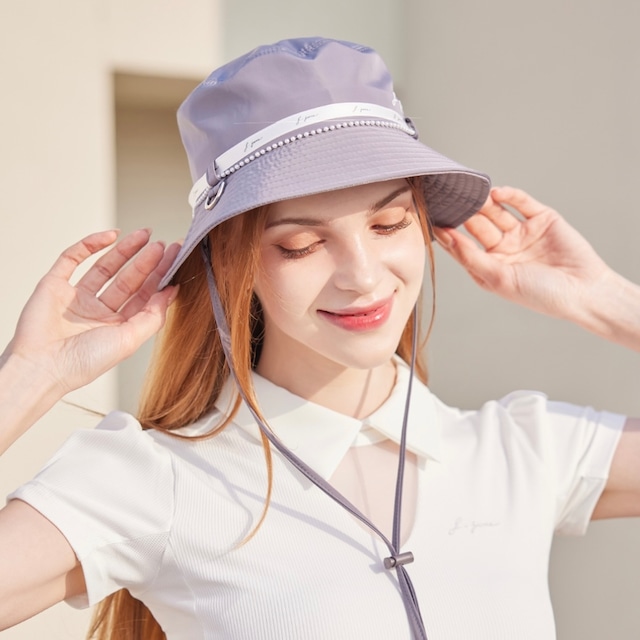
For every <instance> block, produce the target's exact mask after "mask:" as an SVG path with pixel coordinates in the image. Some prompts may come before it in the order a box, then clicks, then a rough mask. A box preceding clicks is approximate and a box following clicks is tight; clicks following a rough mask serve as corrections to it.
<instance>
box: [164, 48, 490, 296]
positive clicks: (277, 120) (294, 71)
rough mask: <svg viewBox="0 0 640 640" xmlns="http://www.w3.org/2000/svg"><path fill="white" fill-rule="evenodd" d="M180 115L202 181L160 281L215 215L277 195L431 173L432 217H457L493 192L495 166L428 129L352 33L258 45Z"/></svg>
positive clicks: (448, 220)
mask: <svg viewBox="0 0 640 640" xmlns="http://www.w3.org/2000/svg"><path fill="white" fill-rule="evenodd" d="M178 126H179V128H180V134H181V136H182V142H183V144H184V147H185V149H186V152H187V156H188V159H189V167H190V169H191V176H192V178H193V181H194V186H193V189H192V190H191V193H190V195H189V202H190V204H191V206H192V208H193V219H192V223H191V226H190V228H189V231H188V233H187V235H186V237H185V240H184V244H183V246H182V250H181V251H180V253H179V255H178V256H177V258H176V260H175V262H174V264H173V265H172V267H171V269H170V270H169V272H168V273H167V275H166V276H165V278H164V279H163V281H162V282H161V286H165V285H167V284H168V283H169V282H170V281H171V279H172V277H173V276H174V275H175V273H176V271H177V269H178V268H179V266H180V265H181V264H182V263H183V262H184V260H185V258H186V257H187V256H188V255H189V254H190V253H191V252H192V251H193V250H194V248H195V247H196V246H197V245H198V244H199V242H200V241H201V240H202V239H203V238H204V237H205V236H206V234H207V233H208V232H209V231H210V230H211V229H212V228H213V227H215V226H216V225H218V224H220V223H221V222H223V221H224V220H227V219H229V218H231V217H232V216H235V215H238V214H240V213H244V212H246V211H249V210H251V209H254V208H256V207H259V206H261V205H265V204H269V203H271V202H277V201H280V200H287V199H289V198H295V197H299V196H305V195H311V194H314V193H320V192H324V191H332V190H335V189H342V188H346V187H352V186H356V185H360V184H366V183H371V182H381V181H384V180H392V179H395V178H405V177H412V176H424V192H425V198H426V203H427V210H428V212H429V216H430V219H431V222H432V224H434V225H436V226H443V227H454V226H457V225H459V224H461V223H462V222H464V221H465V220H466V219H467V218H469V217H470V216H471V215H473V214H474V213H475V212H476V211H477V210H478V209H479V208H480V207H481V206H482V204H483V203H484V201H485V199H486V197H487V195H488V193H489V188H490V181H489V178H488V177H487V176H486V175H484V174H482V173H478V172H476V171H473V170H471V169H468V168H466V167H464V166H462V165H460V164H458V163H456V162H454V161H453V160H450V159H449V158H446V157H445V156H443V155H441V154H439V153H437V152H436V151H434V150H433V149H430V148H429V147H427V146H426V145H424V144H422V143H421V142H419V141H418V139H417V138H418V134H417V131H416V129H415V127H414V126H413V123H412V122H411V121H410V120H409V119H408V118H406V117H405V115H404V113H403V111H402V105H401V104H400V101H399V100H398V99H397V97H396V95H395V93H394V91H393V84H392V79H391V76H390V75H389V72H388V70H387V68H386V66H385V64H384V62H383V61H382V59H381V58H380V56H379V55H378V54H377V53H376V52H375V51H374V50H373V49H370V48H368V47H364V46H361V45H358V44H353V43H350V42H343V41H339V40H331V39H327V38H298V39H292V40H283V41H281V42H277V43H275V44H272V45H266V46H261V47H258V48H257V49H254V50H253V51H251V52H250V53H248V54H246V55H244V56H242V57H240V58H238V59H236V60H233V61H232V62H229V63H228V64H226V65H224V66H223V67H220V68H219V69H217V70H216V71H214V72H213V73H212V74H211V75H210V76H209V77H208V78H207V79H206V80H205V81H204V82H202V83H201V84H200V85H199V86H198V87H196V89H194V91H193V92H192V93H191V94H190V95H189V96H188V97H187V99H186V100H185V102H184V103H183V104H182V106H181V107H180V109H179V110H178Z"/></svg>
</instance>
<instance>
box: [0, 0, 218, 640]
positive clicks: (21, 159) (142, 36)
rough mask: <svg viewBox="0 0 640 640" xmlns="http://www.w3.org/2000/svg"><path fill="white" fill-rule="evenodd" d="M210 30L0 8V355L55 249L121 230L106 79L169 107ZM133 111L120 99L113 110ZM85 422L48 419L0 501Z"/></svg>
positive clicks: (63, 618) (62, 617)
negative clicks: (117, 77) (125, 82)
mask: <svg viewBox="0 0 640 640" xmlns="http://www.w3.org/2000/svg"><path fill="white" fill-rule="evenodd" d="M194 17H195V19H194ZM218 24H219V18H218V6H217V3H216V2H215V1H212V0H183V2H181V3H179V4H178V3H173V2H168V1H166V0H165V1H164V2H157V1H154V2H151V1H150V0H149V1H147V2H143V1H141V0H136V2H128V1H125V0H109V1H107V0H92V1H87V0H57V1H56V2H48V1H47V0H27V1H25V2H22V1H21V0H15V1H11V0H6V1H4V2H2V3H0V70H1V73H0V76H1V77H2V100H1V102H0V127H1V135H0V139H1V140H2V151H1V152H0V185H1V189H0V211H1V212H2V213H1V214H0V215H1V216H2V236H1V237H2V240H1V241H0V242H1V245H2V251H1V252H0V268H1V269H2V272H3V273H4V274H5V278H4V283H5V284H4V287H3V292H2V293H3V295H2V303H3V305H2V314H1V315H0V340H1V341H2V342H3V343H4V342H7V341H8V340H9V339H10V337H11V334H12V331H13V326H14V323H15V320H16V318H17V314H18V312H19V310H20V308H21V306H22V304H23V303H24V301H25V299H26V297H27V296H28V294H29V292H30V291H31V289H32V288H33V286H34V285H35V283H36V281H37V279H38V277H39V276H40V275H41V274H42V273H44V271H45V270H46V268H48V266H49V265H50V264H51V262H52V261H53V259H54V258H55V257H56V256H57V255H58V253H59V252H60V251H61V250H62V249H63V248H64V247H65V246H67V245H69V244H71V243H72V242H74V241H75V240H77V239H78V238H79V237H81V236H82V235H84V234H87V233H89V232H91V231H95V230H97V229H103V228H110V227H113V226H115V225H116V223H117V222H119V223H120V224H121V226H123V227H125V226H126V224H124V223H123V221H122V220H118V221H117V220H116V206H115V205H116V189H115V184H116V173H115V170H114V169H115V166H114V159H115V143H116V136H115V126H114V125H115V118H114V114H115V111H114V104H115V83H114V73H115V72H116V71H118V72H127V73H129V74H130V73H137V74H139V75H143V76H148V77H150V79H151V81H152V82H151V88H150V89H149V87H148V86H146V85H145V86H144V87H143V88H144V89H146V90H147V91H153V88H154V87H157V86H158V83H159V82H160V84H162V85H163V86H162V89H161V92H160V93H161V96H160V97H158V99H157V100H156V101H155V102H158V101H159V102H162V99H164V100H165V101H168V102H169V103H170V104H174V103H175V102H176V98H175V97H174V96H173V94H172V92H175V90H176V86H175V85H176V83H177V84H178V89H179V90H180V94H181V95H183V92H184V90H185V87H186V86H187V85H189V86H190V84H189V83H190V81H189V79H192V78H194V77H197V78H200V77H202V76H203V75H204V74H206V73H207V72H208V71H209V70H210V69H211V68H212V67H213V66H215V64H216V63H217V62H219V51H218V44H219V42H220V39H219V37H218ZM163 77H166V78H170V80H167V81H166V82H165V83H162V82H161V80H162V78H163ZM181 82H182V83H181ZM167 83H168V84H167ZM191 84H193V80H191ZM138 85H139V83H138ZM167 95H168V97H167ZM162 96H164V98H162ZM135 99H139V96H138V98H136V96H132V91H129V90H127V88H126V87H125V88H124V89H123V88H122V87H120V91H119V101H120V102H121V103H124V104H128V101H131V100H135ZM165 106H166V105H165ZM152 119H153V118H152ZM183 179H184V178H183ZM187 214H188V212H187ZM116 395H117V380H116V376H115V375H114V374H113V373H112V374H110V375H107V376H105V377H104V378H103V379H101V380H100V381H97V382H96V383H94V384H93V385H91V386H90V387H88V388H86V389H83V390H81V391H78V392H76V393H74V394H72V396H71V397H70V400H72V401H75V402H77V403H79V404H81V405H83V406H87V407H90V408H92V409H96V410H99V411H106V410H109V409H110V408H113V407H114V406H115V405H116V403H117V399H116ZM95 422H96V418H95V417H93V416H92V415H90V414H87V413H85V412H82V411H79V410H77V409H75V408H73V407H70V406H67V405H59V406H57V407H56V408H54V410H53V411H52V412H51V413H50V414H49V415H47V416H46V417H45V418H43V419H42V420H41V421H40V423H39V424H38V425H37V426H36V427H34V429H33V430H32V431H31V432H29V433H28V434H26V435H25V436H24V437H23V438H22V439H21V440H20V441H19V442H18V443H16V444H15V445H14V446H13V447H12V448H11V449H10V450H9V452H8V453H7V454H5V455H4V456H3V458H2V471H1V473H0V493H1V494H2V495H5V494H7V493H8V492H9V491H11V489H13V488H14V487H16V486H17V485H18V484H20V483H21V482H23V481H25V480H26V479H28V478H29V477H31V476H32V475H33V474H34V473H35V472H36V471H37V469H38V468H39V467H40V466H41V465H42V464H43V463H44V461H45V460H46V459H47V458H48V457H49V455H50V454H51V453H52V452H53V451H54V450H55V449H56V448H57V446H58V445H59V444H60V442H61V441H62V439H63V438H64V437H65V435H66V434H68V433H69V432H70V431H71V430H73V429H74V428H78V427H87V426H91V425H93V424H94V423H95ZM86 621H87V612H79V613H78V612H75V611H73V610H72V609H71V608H70V607H67V606H66V605H59V606H57V607H53V608H52V609H51V610H49V611H47V612H45V613H44V614H42V615H40V616H38V617H37V618H35V619H33V620H30V621H28V622H26V623H24V624H22V625H20V626H18V627H16V628H14V629H10V630H8V631H5V632H4V633H3V640H4V639H5V638H6V640H33V639H34V638H47V639H52V640H54V639H56V638H74V639H76V638H81V637H83V635H84V630H85V628H86Z"/></svg>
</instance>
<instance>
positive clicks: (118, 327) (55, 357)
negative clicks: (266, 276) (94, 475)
mask: <svg viewBox="0 0 640 640" xmlns="http://www.w3.org/2000/svg"><path fill="white" fill-rule="evenodd" d="M116 235H117V234H116V232H115V231H105V232H102V233H96V234H93V235H91V236H88V237H87V238H85V239H84V240H82V241H80V242H78V243H77V244H74V245H73V246H71V247H69V248H68V249H67V250H66V251H64V252H63V253H62V255H61V256H60V257H59V258H58V260H57V261H56V263H55V264H54V265H53V267H52V268H51V270H50V271H49V272H48V273H47V274H46V275H45V276H44V278H42V280H41V281H40V282H39V283H38V285H37V287H36V289H35V291H34V293H33V295H32V296H31V298H30V299H29V300H28V302H27V304H26V306H25V308H24V310H23V311H22V314H21V315H20V319H19V321H18V325H17V327H16V332H15V334H14V337H13V339H12V340H11V342H10V343H9V345H8V346H7V348H6V350H5V351H4V353H3V354H2V356H0V415H2V416H3V420H2V424H0V454H1V453H2V452H4V451H5V450H6V449H7V448H8V447H9V446H10V445H11V444H12V443H13V442H15V440H17V438H18V437H19V436H20V435H22V434H23V433H24V432H25V431H26V430H27V429H29V427H30V426H31V425H32V424H33V423H34V422H35V421H36V420H37V419H38V418H40V417H41V416H42V415H43V414H44V413H46V412H47V411H48V410H49V409H50V408H51V407H52V406H53V405H54V404H55V403H56V402H57V401H58V400H60V399H61V398H62V397H63V396H64V395H65V394H66V393H68V392H69V391H72V390H73V389H77V388H79V387H82V386H84V385H85V384H88V383H89V382H91V381H92V380H94V379H95V378H97V377H98V376H100V375H101V374H103V373H104V372H105V371H107V370H109V369H111V368H112V367H114V366H115V365H116V364H117V363H118V362H120V361H121V360H124V359H125V358H127V357H128V356H130V355H131V354H132V353H133V352H134V351H136V349H138V347H139V346H140V345H141V344H142V343H143V342H145V341H146V340H147V339H148V338H150V337H151V336H152V335H153V334H154V333H156V332H157V331H158V330H159V329H160V328H161V326H162V324H163V322H164V317H165V313H166V310H167V307H168V305H169V304H170V303H171V301H172V300H173V299H174V298H175V295H176V293H177V291H176V288H175V287H167V288H166V289H165V290H164V291H162V292H156V288H157V285H158V282H159V281H160V279H161V277H162V274H163V273H165V272H166V270H167V269H168V267H169V265H170V264H171V262H172V261H173V259H174V258H175V255H176V252H177V248H178V247H177V245H172V246H170V247H169V248H168V249H167V250H166V251H165V249H164V246H163V245H162V244H160V243H152V244H147V243H148V240H149V232H148V231H146V230H139V231H135V232H133V233H131V234H129V235H128V236H126V237H124V238H123V239H122V240H121V242H119V243H118V244H117V245H115V246H113V247H112V248H111V249H110V250H109V251H108V252H107V253H105V255H103V256H102V257H101V258H100V259H99V260H97V261H96V263H95V264H94V265H93V266H92V267H91V268H90V269H89V270H88V271H87V273H86V274H85V275H84V276H83V277H82V278H80V280H79V281H78V283H77V284H76V285H72V284H70V282H69V280H70V278H71V277H72V275H73V272H74V271H75V269H76V267H78V265H80V264H81V263H82V262H83V261H84V260H86V259H87V258H88V257H89V256H91V255H93V254H95V253H96V252H98V251H100V250H101V249H104V248H105V247H108V246H109V245H112V244H113V243H114V241H115V239H116Z"/></svg>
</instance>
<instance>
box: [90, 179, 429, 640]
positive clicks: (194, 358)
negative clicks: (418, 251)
mask: <svg viewBox="0 0 640 640" xmlns="http://www.w3.org/2000/svg"><path fill="white" fill-rule="evenodd" d="M409 183H410V185H411V189H412V191H413V195H414V201H415V203H416V207H417V210H418V214H419V215H418V218H419V220H420V224H421V227H422V232H423V235H424V237H425V244H426V246H427V251H428V254H429V261H428V264H429V268H430V276H431V284H432V291H434V289H433V284H434V279H435V278H434V260H433V248H432V246H431V242H430V241H429V240H430V237H431V229H430V226H429V221H428V217H427V211H426V205H425V202H424V194H423V190H422V186H423V182H422V179H420V178H411V179H409ZM267 212H268V208H267V207H262V208H260V209H257V210H255V211H251V212H248V213H244V214H242V215H240V216H236V217H234V218H231V219H230V220H227V221H226V222H224V223H222V224H220V225H219V226H218V227H216V228H215V229H214V230H213V231H211V232H210V244H211V246H212V247H213V250H212V252H211V262H212V266H213V272H214V276H215V280H216V284H217V287H218V291H219V294H220V299H221V302H222V306H223V309H224V312H225V315H226V318H227V323H228V325H229V330H230V334H231V335H230V338H231V352H232V357H233V367H234V371H235V373H236V377H237V381H238V385H239V386H240V388H241V389H242V392H243V394H244V396H245V397H246V398H247V399H248V402H249V403H250V404H251V405H252V408H253V409H254V410H255V411H256V413H257V414H258V415H261V411H260V408H259V406H258V403H257V400H256V397H255V393H254V390H253V386H252V381H251V371H252V369H253V367H254V366H255V364H256V363H257V360H258V358H259V354H260V349H261V344H262V333H263V327H264V325H263V319H262V312H261V308H260V303H259V301H258V299H257V298H256V296H255V294H254V293H253V282H254V275H255V273H256V269H257V265H258V259H259V244H260V237H261V234H262V230H263V229H264V224H265V220H266V216H267ZM175 282H177V283H180V291H179V293H178V296H177V298H176V300H175V302H174V303H173V305H172V306H171V309H170V310H169V313H168V317H167V322H166V324H165V327H164V329H163V331H162V334H161V335H160V336H159V338H158V340H157V342H156V347H155V351H154V356H153V359H152V364H151V366H150V367H149V370H148V373H147V377H146V380H145V384H144V386H143V389H142V396H141V401H140V409H139V414H138V419H139V420H140V423H141V424H142V426H143V428H145V429H160V430H163V431H169V432H170V431H172V430H175V429H179V428H181V427H184V426H185V425H188V424H191V423H193V422H195V421H196V420H198V419H199V418H201V417H202V416H204V415H205V414H207V413H209V412H210V411H212V410H213V407H214V404H215V401H216V399H217V398H218V395H219V393H220V391H221V389H222V386H223V384H224V383H225V381H226V380H227V378H228V377H229V374H230V371H229V365H228V364H227V362H226V361H225V357H224V353H223V350H222V344H221V342H220V338H219V334H218V331H217V329H216V323H215V320H214V317H213V311H212V308H211V302H210V298H209V291H208V285H207V279H206V276H205V272H204V269H203V263H202V257H201V255H200V251H199V250H195V251H193V252H192V253H191V255H190V256H189V257H188V258H187V259H186V261H185V262H184V264H183V265H182V266H181V267H180V269H179V271H178V272H177V274H176V277H175ZM421 308H422V305H421V304H420V301H419V303H418V309H419V310H420V309H421ZM434 309H435V296H434V295H432V304H431V313H430V322H429V324H428V328H427V330H426V331H422V330H421V329H422V327H421V326H418V327H417V331H418V333H419V334H420V333H424V338H423V339H422V340H421V341H420V348H419V349H418V355H417V358H416V363H415V373H416V375H417V376H418V378H419V379H421V380H422V381H423V382H425V383H426V381H427V369H426V366H425V361H424V354H423V351H424V349H423V347H424V344H425V343H426V341H427V339H428V336H429V333H430V331H431V326H432V323H433V311H434ZM420 323H421V322H420V314H418V324H419V325H420ZM413 331H414V326H413V316H411V317H409V320H408V321H407V324H406V325H405V328H404V331H403V333H402V336H401V338H400V342H399V344H398V348H397V350H396V352H397V354H398V355H399V356H400V357H401V358H402V359H403V360H404V361H405V362H407V363H409V362H410V361H411V350H412V341H413ZM239 404H240V396H238V399H237V400H236V405H235V407H236V408H237V407H238V406H239ZM232 417H233V415H232V416H230V417H226V418H224V419H222V420H221V422H220V424H219V425H217V426H216V428H215V429H214V430H213V431H212V432H210V433H208V434H205V435H201V436H197V438H198V439H202V438H209V437H212V436H214V435H216V434H217V433H220V431H221V430H222V429H223V428H224V427H225V426H226V425H227V424H228V423H229V422H230V421H231V418H232ZM174 435H175V436H176V437H184V436H179V435H178V434H174ZM262 445H263V449H264V456H265V463H266V466H267V478H268V480H267V487H266V491H265V495H266V498H265V505H264V509H263V512H262V516H261V518H260V520H259V522H258V523H257V524H256V526H255V527H254V529H253V531H252V533H251V534H250V536H252V535H254V534H255V532H256V531H257V530H258V528H259V527H260V524H261V523H262V520H263V519H264V517H265V515H266V512H267V508H268V505H269V500H270V497H271V487H272V466H271V449H270V446H269V443H268V441H267V439H266V438H265V436H264V435H262ZM250 536H249V537H250ZM87 637H88V638H89V639H91V640H166V636H165V634H164V632H163V631H162V629H161V628H160V625H159V624H158V623H157V622H156V620H155V618H154V617H153V615H152V614H151V612H150V611H149V609H147V607H146V606H145V605H144V604H143V603H142V602H140V601H139V600H137V599H136V598H134V597H133V596H131V594H130V593H129V592H128V591H127V590H126V589H122V590H120V591H118V592H116V593H114V594H112V595H111V596H108V597H107V598H105V600H103V601H102V602H101V603H100V604H99V605H98V606H97V608H96V611H95V613H94V616H93V620H92V623H91V626H90V629H89V632H88V636H87Z"/></svg>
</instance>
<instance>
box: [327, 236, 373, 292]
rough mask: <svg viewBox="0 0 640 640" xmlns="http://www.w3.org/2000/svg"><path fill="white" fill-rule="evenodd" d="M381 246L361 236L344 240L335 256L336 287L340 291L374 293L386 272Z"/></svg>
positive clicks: (334, 278) (334, 279)
mask: <svg viewBox="0 0 640 640" xmlns="http://www.w3.org/2000/svg"><path fill="white" fill-rule="evenodd" d="M376 245H378V246H376ZM379 245H380V243H376V241H375V240H372V239H368V238H366V237H363V236H360V235H354V236H352V237H349V238H343V241H342V242H341V246H340V250H339V251H337V252H336V254H335V256H334V259H335V265H336V267H335V272H334V277H333V282H334V285H335V286H336V287H337V288H338V289H342V290H344V291H355V292H356V293H359V294H364V293H371V292H372V291H374V290H375V289H376V288H377V287H378V285H379V284H380V282H381V280H382V276H383V271H384V263H383V260H382V256H381V255H380V254H379V249H380V247H379Z"/></svg>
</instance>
